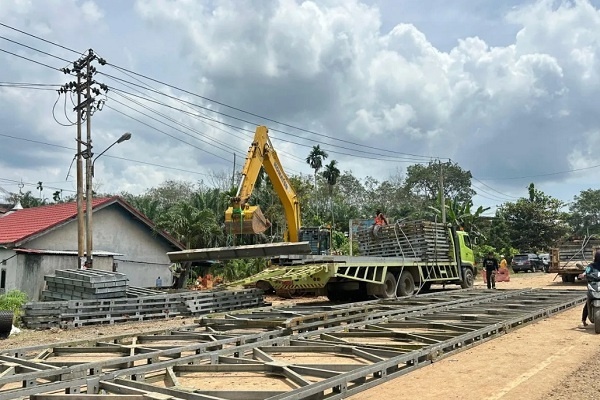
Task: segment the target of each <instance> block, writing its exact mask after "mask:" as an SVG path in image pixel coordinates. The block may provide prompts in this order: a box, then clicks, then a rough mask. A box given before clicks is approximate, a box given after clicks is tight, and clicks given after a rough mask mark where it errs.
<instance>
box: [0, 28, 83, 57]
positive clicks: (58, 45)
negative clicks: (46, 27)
mask: <svg viewBox="0 0 600 400" xmlns="http://www.w3.org/2000/svg"><path fill="white" fill-rule="evenodd" d="M0 26H3V27H5V28H8V29H12V30H13V31H16V32H19V33H22V34H23V35H27V36H29V37H32V38H35V39H38V40H41V41H42V42H45V43H48V44H51V45H53V46H56V47H60V48H61V49H64V50H68V51H70V52H73V53H75V54H81V52H79V51H76V50H73V49H70V48H68V47H65V46H63V45H61V44H58V43H54V42H52V41H50V40H48V39H44V38H41V37H39V36H36V35H34V34H32V33H29V32H25V31H22V30H20V29H17V28H15V27H12V26H10V25H7V24H5V23H2V22H0Z"/></svg>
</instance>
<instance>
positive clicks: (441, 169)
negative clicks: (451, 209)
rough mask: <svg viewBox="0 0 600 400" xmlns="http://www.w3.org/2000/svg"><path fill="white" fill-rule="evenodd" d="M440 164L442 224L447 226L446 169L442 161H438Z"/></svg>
mask: <svg viewBox="0 0 600 400" xmlns="http://www.w3.org/2000/svg"><path fill="white" fill-rule="evenodd" d="M438 161H439V163H440V199H441V202H442V204H440V206H441V207H442V224H444V225H445V224H446V196H445V195H444V167H443V165H444V164H442V160H438Z"/></svg>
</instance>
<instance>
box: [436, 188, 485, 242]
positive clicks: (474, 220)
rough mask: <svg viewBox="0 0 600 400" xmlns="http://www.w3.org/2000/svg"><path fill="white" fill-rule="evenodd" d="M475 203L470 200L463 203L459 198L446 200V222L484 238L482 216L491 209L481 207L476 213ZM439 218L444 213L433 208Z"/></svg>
mask: <svg viewBox="0 0 600 400" xmlns="http://www.w3.org/2000/svg"><path fill="white" fill-rule="evenodd" d="M472 206H473V201H471V200H468V201H465V202H461V201H460V200H459V199H458V198H456V197H455V198H454V199H447V200H446V207H445V208H446V222H447V223H449V224H452V225H453V226H455V227H456V228H462V229H464V230H465V231H466V232H469V233H470V234H472V235H473V236H481V237H484V235H483V234H482V232H481V230H480V228H479V226H478V225H480V223H481V220H482V219H481V215H482V214H483V213H484V212H486V211H487V210H489V209H490V208H489V207H486V208H483V207H482V206H479V207H478V208H477V209H476V210H475V211H474V212H473V210H472V209H471V207H472ZM431 209H432V210H434V212H435V214H436V215H437V217H438V218H441V216H442V211H441V210H440V209H438V208H435V207H431Z"/></svg>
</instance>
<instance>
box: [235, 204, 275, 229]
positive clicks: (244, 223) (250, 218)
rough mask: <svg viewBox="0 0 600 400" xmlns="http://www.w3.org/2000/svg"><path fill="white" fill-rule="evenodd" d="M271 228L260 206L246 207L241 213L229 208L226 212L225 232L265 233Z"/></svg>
mask: <svg viewBox="0 0 600 400" xmlns="http://www.w3.org/2000/svg"><path fill="white" fill-rule="evenodd" d="M270 226H271V223H270V222H269V220H268V219H267V218H266V217H265V215H264V214H263V213H262V211H261V210H260V207H259V206H246V207H244V209H243V212H241V211H240V210H239V209H238V210H234V208H233V207H229V208H228V209H227V210H226V211H225V231H226V232H230V233H233V234H236V235H238V234H242V233H243V234H248V233H250V234H256V233H263V232H264V231H266V230H267V228H269V227H270Z"/></svg>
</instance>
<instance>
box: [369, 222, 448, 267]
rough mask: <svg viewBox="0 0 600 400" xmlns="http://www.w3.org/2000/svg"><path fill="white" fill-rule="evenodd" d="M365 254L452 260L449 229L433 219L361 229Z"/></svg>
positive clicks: (426, 259) (421, 259)
mask: <svg viewBox="0 0 600 400" xmlns="http://www.w3.org/2000/svg"><path fill="white" fill-rule="evenodd" d="M358 243H359V251H360V255H362V256H375V257H407V258H412V259H418V260H419V261H428V260H436V261H450V240H449V237H448V229H447V228H445V227H444V225H443V224H441V223H437V222H431V221H404V222H397V223H395V224H392V225H386V226H377V227H368V228H364V229H361V230H359V231H358Z"/></svg>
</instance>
